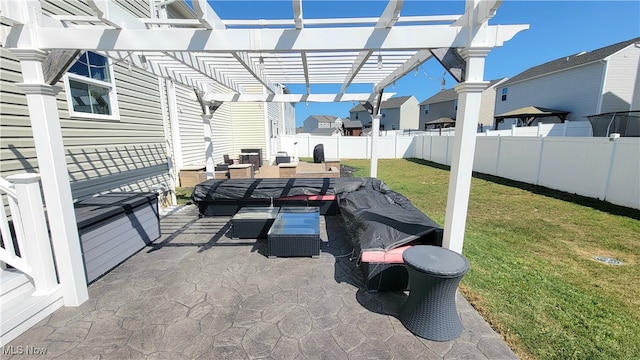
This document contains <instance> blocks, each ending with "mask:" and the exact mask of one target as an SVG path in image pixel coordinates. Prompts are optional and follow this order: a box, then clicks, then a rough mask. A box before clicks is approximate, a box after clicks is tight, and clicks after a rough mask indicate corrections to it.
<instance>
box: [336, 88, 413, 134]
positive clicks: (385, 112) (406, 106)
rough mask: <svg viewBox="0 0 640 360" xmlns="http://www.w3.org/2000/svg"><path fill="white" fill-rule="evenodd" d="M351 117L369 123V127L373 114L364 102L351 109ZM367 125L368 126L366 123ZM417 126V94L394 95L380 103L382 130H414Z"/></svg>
mask: <svg viewBox="0 0 640 360" xmlns="http://www.w3.org/2000/svg"><path fill="white" fill-rule="evenodd" d="M349 119H351V120H354V121H355V120H358V121H360V123H362V124H369V127H370V123H371V121H372V118H371V114H370V113H369V111H367V109H366V108H365V107H364V106H363V105H362V104H358V105H356V106H354V107H353V108H351V110H349ZM365 127H367V126H366V125H365ZM417 128H418V100H417V99H416V98H415V96H413V95H410V96H399V97H393V98H390V99H387V100H385V101H383V102H382V103H381V104H380V130H402V129H412V130H414V129H417Z"/></svg>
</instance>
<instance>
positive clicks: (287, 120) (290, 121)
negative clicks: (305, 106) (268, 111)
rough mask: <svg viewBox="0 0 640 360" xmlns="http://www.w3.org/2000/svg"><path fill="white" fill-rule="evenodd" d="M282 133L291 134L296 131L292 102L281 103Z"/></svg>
mask: <svg viewBox="0 0 640 360" xmlns="http://www.w3.org/2000/svg"><path fill="white" fill-rule="evenodd" d="M282 107H283V112H284V114H283V122H284V130H283V134H287V135H293V134H295V133H296V107H295V105H294V104H292V103H283V104H282Z"/></svg>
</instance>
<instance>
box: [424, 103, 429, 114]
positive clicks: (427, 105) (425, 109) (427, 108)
mask: <svg viewBox="0 0 640 360" xmlns="http://www.w3.org/2000/svg"><path fill="white" fill-rule="evenodd" d="M424 114H425V115H427V114H429V104H425V105H424Z"/></svg>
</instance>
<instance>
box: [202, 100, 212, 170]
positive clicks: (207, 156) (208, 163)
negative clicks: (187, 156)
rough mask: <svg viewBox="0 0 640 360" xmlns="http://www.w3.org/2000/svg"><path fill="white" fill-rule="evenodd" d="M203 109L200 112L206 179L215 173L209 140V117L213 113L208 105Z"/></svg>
mask: <svg viewBox="0 0 640 360" xmlns="http://www.w3.org/2000/svg"><path fill="white" fill-rule="evenodd" d="M205 109H206V111H205V113H204V114H202V129H203V131H204V161H205V171H206V172H207V179H213V178H214V173H215V172H214V170H215V169H214V168H215V164H214V163H213V141H211V135H212V134H211V118H212V117H213V114H211V113H210V111H209V107H207V106H205Z"/></svg>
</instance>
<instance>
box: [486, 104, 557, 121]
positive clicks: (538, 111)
mask: <svg viewBox="0 0 640 360" xmlns="http://www.w3.org/2000/svg"><path fill="white" fill-rule="evenodd" d="M568 113H569V112H568V111H564V110H554V109H548V108H543V107H539V106H525V107H523V108H520V109H515V110H511V111H508V112H505V113H502V114H499V115H495V116H494V117H495V118H496V119H505V118H510V117H523V116H529V117H530V116H533V117H544V116H566V115H567V114H568Z"/></svg>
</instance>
